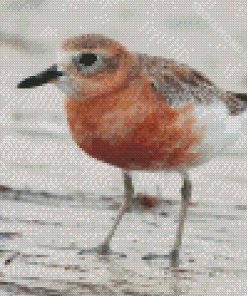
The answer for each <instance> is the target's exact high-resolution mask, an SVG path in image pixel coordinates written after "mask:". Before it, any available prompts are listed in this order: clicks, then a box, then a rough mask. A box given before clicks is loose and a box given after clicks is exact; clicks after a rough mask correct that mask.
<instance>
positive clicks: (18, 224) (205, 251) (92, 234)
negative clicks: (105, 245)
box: [0, 192, 247, 296]
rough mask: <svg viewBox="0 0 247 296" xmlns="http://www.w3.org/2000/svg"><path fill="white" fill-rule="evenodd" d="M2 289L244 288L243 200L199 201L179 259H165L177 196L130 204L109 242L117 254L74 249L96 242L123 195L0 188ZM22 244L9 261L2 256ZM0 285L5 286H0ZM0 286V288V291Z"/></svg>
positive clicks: (150, 291) (215, 291) (172, 291)
mask: <svg viewBox="0 0 247 296" xmlns="http://www.w3.org/2000/svg"><path fill="white" fill-rule="evenodd" d="M0 196H1V208H0V219H1V223H0V243H1V247H0V249H1V253H0V254H1V256H0V264H1V265H0V266H1V267H0V271H1V272H0V276H1V278H0V295H13V294H14V293H16V294H15V295H49V296H50V295H204V296H206V295H222V294H224V295H245V294H246V292H247V290H246V285H245V284H246V265H247V260H246V258H247V257H246V220H247V219H246V211H247V208H246V206H244V205H234V204H230V205H227V204H216V203H212V202H208V201H207V200H205V201H204V202H200V203H198V204H196V205H192V206H191V207H190V209H189V216H188V219H187V222H186V228H185V236H184V239H183V248H182V253H181V266H180V268H178V269H175V270H169V268H168V260H167V259H154V260H143V257H144V256H145V255H148V254H150V253H153V254H163V255H165V254H168V253H169V250H170V249H171V247H172V243H173V239H174V234H175V230H176V226H177V224H178V211H179V204H180V203H179V201H176V200H173V201H170V202H169V203H168V202H165V200H164V202H161V203H160V205H159V206H158V207H156V208H154V209H150V210H142V209H141V208H140V207H138V206H135V207H134V209H133V212H132V213H128V214H126V216H125V217H124V220H123V221H122V224H121V225H120V227H119V229H118V231H117V233H116V235H115V237H114V240H113V242H112V244H111V247H112V249H113V250H114V251H116V252H119V254H116V255H111V256H97V255H92V254H91V255H84V256H78V255H77V252H78V251H79V250H80V248H86V247H92V246H96V245H97V244H98V243H100V242H101V240H102V238H103V236H104V235H105V234H106V233H107V231H108V230H109V228H110V225H111V224H112V222H113V221H112V219H113V218H114V217H115V216H116V214H117V212H116V210H117V208H118V207H119V205H120V204H121V201H122V200H121V198H122V197H121V196H116V197H111V196H108V197H107V196H99V195H95V194H91V195H90V194H84V195H83V194H81V195H74V196H73V195H70V196H66V195H64V196H62V195H60V196H56V195H53V196H44V194H43V195H39V194H35V195H34V194H31V193H28V192H27V193H23V194H21V195H20V196H15V194H13V193H2V194H1V195H0ZM16 252H19V255H17V256H16V257H15V258H12V262H11V263H10V264H9V265H5V260H6V259H9V258H11V256H14V255H15V253H16ZM1 291H2V292H1ZM1 293H2V294H1Z"/></svg>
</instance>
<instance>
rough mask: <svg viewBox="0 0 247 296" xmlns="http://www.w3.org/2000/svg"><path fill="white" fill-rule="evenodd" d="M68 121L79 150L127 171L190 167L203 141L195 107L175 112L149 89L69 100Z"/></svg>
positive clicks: (129, 89) (175, 110)
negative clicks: (193, 150) (194, 111)
mask: <svg viewBox="0 0 247 296" xmlns="http://www.w3.org/2000/svg"><path fill="white" fill-rule="evenodd" d="M66 108H67V116H68V123H69V125H70V129H71V132H72V136H73V138H74V140H75V141H76V143H77V144H78V146H79V147H80V148H81V149H83V150H84V151H85V152H86V153H88V154H89V155H90V156H92V157H94V158H97V159H98V160H101V161H104V162H106V163H109V164H112V165H115V166H117V167H120V168H124V169H134V170H135V169H143V170H146V169H147V170H148V169H151V170H155V169H168V168H171V167H174V166H179V165H181V164H185V165H189V164H190V163H191V162H193V161H194V160H195V159H196V158H198V157H199V155H198V154H195V153H192V152H191V149H192V148H193V147H194V146H195V145H197V144H198V143H200V141H201V140H202V132H201V131H200V130H199V129H198V128H196V125H197V122H196V118H195V116H194V115H193V104H188V105H186V106H184V107H182V108H179V109H175V108H171V107H170V106H169V105H168V104H166V103H164V102H162V101H160V100H157V98H156V93H155V92H154V91H153V90H152V89H151V88H148V87H146V88H145V87H142V88H141V87H139V88H138V87H137V86H136V85H132V86H130V87H128V88H127V89H123V90H122V91H121V92H119V93H117V94H114V95H109V96H105V97H98V98H92V99H89V100H86V101H76V100H73V99H69V100H68V101H67V104H66Z"/></svg>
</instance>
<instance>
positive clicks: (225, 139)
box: [191, 101, 247, 166]
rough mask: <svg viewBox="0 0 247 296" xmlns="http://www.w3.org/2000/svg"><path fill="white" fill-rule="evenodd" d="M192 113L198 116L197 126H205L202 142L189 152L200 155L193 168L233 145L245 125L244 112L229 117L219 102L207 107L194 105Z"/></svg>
mask: <svg viewBox="0 0 247 296" xmlns="http://www.w3.org/2000/svg"><path fill="white" fill-rule="evenodd" d="M194 112H195V114H196V115H197V116H198V120H199V125H203V126H205V136H204V138H203V141H202V142H201V143H200V145H198V146H196V147H194V148H193V149H192V151H191V152H196V153H197V152H199V153H200V155H201V157H200V159H198V160H197V161H196V162H195V163H194V164H193V165H195V166H196V165H199V164H202V163H204V162H206V161H208V160H210V159H211V158H213V157H215V156H217V155H219V154H220V153H221V152H222V151H224V150H225V149H227V148H228V147H230V146H232V145H234V144H235V143H236V141H237V140H238V139H239V138H240V136H241V133H242V130H243V128H244V127H245V126H246V124H247V112H246V111H245V112H243V113H242V114H241V115H238V116H231V115H229V111H228V108H227V107H226V106H225V104H224V103H223V102H221V101H217V102H215V103H213V104H212V105H209V106H205V105H204V106H203V105H196V106H195V108H194Z"/></svg>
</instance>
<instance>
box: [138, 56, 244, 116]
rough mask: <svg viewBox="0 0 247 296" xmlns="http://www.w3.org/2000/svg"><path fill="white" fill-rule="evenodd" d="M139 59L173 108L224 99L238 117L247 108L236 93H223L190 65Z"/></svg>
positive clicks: (162, 59) (157, 88)
mask: <svg viewBox="0 0 247 296" xmlns="http://www.w3.org/2000/svg"><path fill="white" fill-rule="evenodd" d="M138 59H139V63H140V64H141V65H142V66H143V67H144V68H145V70H146V72H147V75H148V76H149V77H150V78H151V80H152V85H153V87H154V88H155V89H156V90H157V92H158V93H159V94H160V95H161V97H163V98H164V100H165V101H166V102H167V103H169V104H170V105H172V106H179V105H180V104H183V103H185V102H195V103H201V104H206V105H207V104H211V103H213V102H214V101H216V100H221V101H223V102H224V103H225V104H226V105H227V107H228V108H229V112H230V114H232V115H238V114H239V113H240V112H241V111H243V110H245V109H246V107H247V105H246V103H245V102H243V101H241V99H240V98H237V97H236V96H235V95H234V94H233V93H231V92H225V91H223V90H221V89H220V88H218V87H217V86H216V85H215V84H214V83H213V82H211V81H210V80H209V79H208V78H207V77H206V76H205V75H203V74H202V73H201V72H199V71H197V70H195V69H193V68H191V67H189V66H188V65H186V64H182V63H178V62H176V61H174V60H168V59H165V58H162V57H150V56H148V55H138Z"/></svg>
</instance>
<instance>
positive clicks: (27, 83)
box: [17, 65, 63, 88]
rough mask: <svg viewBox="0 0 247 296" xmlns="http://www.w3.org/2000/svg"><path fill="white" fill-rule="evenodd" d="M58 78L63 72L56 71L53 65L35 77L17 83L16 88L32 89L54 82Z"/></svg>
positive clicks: (55, 66)
mask: <svg viewBox="0 0 247 296" xmlns="http://www.w3.org/2000/svg"><path fill="white" fill-rule="evenodd" d="M59 76H63V72H62V71H58V69H57V65H53V66H52V67H50V68H48V69H47V70H45V71H43V72H41V73H39V74H37V75H35V76H30V77H28V78H26V79H24V80H22V81H21V82H19V83H18V85H17V88H33V87H36V86H40V85H42V84H45V83H48V82H49V81H51V80H56V79H57V78H58V77H59Z"/></svg>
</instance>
